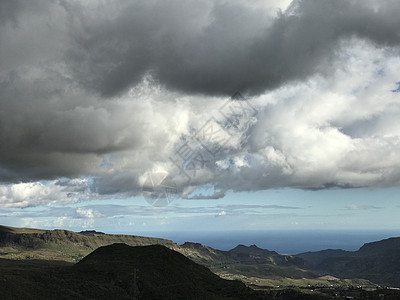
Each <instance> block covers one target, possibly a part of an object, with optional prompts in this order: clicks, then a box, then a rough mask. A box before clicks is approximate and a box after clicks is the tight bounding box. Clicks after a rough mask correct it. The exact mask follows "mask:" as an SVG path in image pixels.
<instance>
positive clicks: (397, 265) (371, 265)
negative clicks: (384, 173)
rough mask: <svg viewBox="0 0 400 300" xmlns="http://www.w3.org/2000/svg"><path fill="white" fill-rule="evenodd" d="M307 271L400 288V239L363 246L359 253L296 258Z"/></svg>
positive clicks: (326, 252) (321, 253)
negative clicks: (302, 262)
mask: <svg viewBox="0 0 400 300" xmlns="http://www.w3.org/2000/svg"><path fill="white" fill-rule="evenodd" d="M296 257H298V258H301V259H303V260H304V261H305V262H306V264H305V267H308V268H310V269H312V270H314V271H317V272H323V273H326V274H330V275H333V276H338V277H341V278H354V277H358V278H365V279H368V280H370V281H372V282H375V283H378V284H384V285H391V286H395V287H400V238H389V239H385V240H382V241H378V242H372V243H367V244H364V245H363V246H362V247H361V248H360V249H359V250H358V251H354V252H351V251H343V250H324V251H318V252H307V253H302V254H299V255H297V256H296Z"/></svg>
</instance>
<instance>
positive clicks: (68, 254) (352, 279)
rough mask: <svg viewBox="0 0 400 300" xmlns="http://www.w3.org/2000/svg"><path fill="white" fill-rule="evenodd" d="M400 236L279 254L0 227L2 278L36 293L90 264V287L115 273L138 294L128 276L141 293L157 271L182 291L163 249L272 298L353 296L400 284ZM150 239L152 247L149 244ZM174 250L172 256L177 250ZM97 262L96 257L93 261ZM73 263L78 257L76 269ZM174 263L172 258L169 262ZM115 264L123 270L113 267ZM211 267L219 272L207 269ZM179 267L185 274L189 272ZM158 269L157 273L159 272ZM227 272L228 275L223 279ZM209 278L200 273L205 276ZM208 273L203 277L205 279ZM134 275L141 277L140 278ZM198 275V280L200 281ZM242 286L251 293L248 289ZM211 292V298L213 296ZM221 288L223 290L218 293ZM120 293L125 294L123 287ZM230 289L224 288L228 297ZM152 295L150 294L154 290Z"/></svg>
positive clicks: (253, 248)
mask: <svg viewBox="0 0 400 300" xmlns="http://www.w3.org/2000/svg"><path fill="white" fill-rule="evenodd" d="M399 240H400V239H399V238H393V239H388V240H384V241H380V242H376V243H369V244H366V245H364V246H363V247H361V248H360V250H358V251H355V252H348V251H343V250H325V251H319V252H308V253H302V254H298V255H282V254H279V253H277V252H275V251H269V250H266V249H261V248H258V247H257V246H256V245H252V246H249V247H247V246H244V245H238V246H237V247H235V248H234V249H232V250H229V251H221V250H216V249H213V248H211V247H208V246H204V245H201V244H198V243H184V244H183V245H178V244H176V243H174V242H172V241H170V240H165V239H159V238H151V237H142V236H130V235H110V234H104V233H101V232H96V231H84V232H80V233H76V232H71V231H67V230H39V229H29V228H12V227H5V226H0V269H1V272H0V274H1V276H0V285H2V286H3V287H7V288H8V289H9V290H10V291H13V290H16V289H17V286H18V284H17V282H19V281H20V280H22V282H24V284H25V287H24V288H23V289H21V290H19V289H17V290H18V291H19V292H23V291H29V290H30V289H33V290H32V293H33V294H34V291H35V289H36V287H38V288H39V287H40V286H42V287H43V288H45V286H52V285H54V290H58V289H61V290H63V289H65V284H68V285H69V284H72V286H75V285H76V284H78V283H77V282H76V281H73V282H69V281H68V280H67V281H66V282H64V283H63V284H61V283H60V282H59V280H61V279H60V277H59V276H58V275H57V274H58V273H60V274H64V275H63V276H64V277H66V278H69V277H71V278H80V277H79V276H81V275H82V274H83V273H82V272H81V271H79V270H86V271H85V272H84V273H85V274H86V275H87V274H93V275H95V274H98V275H99V274H102V275H99V276H100V277H96V276H95V277H93V278H92V277H90V278H87V277H81V279H80V280H82V281H84V282H85V284H86V283H87V284H88V285H92V287H91V288H89V287H88V286H87V288H88V289H92V288H94V289H97V286H98V285H99V284H100V283H99V282H103V280H105V281H107V280H110V278H111V279H112V282H114V285H115V284H117V286H119V285H120V284H122V285H124V286H125V287H126V288H127V289H128V290H125V291H124V292H121V293H127V295H128V296H132V295H133V294H130V293H133V292H132V289H136V293H137V287H132V286H130V284H128V285H127V282H132V280H133V279H132V278H131V277H132V276H134V277H135V278H136V279H135V280H139V278H142V279H144V281H142V282H141V283H138V286H139V285H142V286H141V288H142V290H140V293H141V295H151V294H149V293H150V292H149V291H150V290H155V291H156V290H157V289H158V287H156V283H154V282H152V281H151V280H152V278H158V281H157V282H159V285H160V286H161V287H162V286H164V285H165V286H169V285H171V284H172V285H176V287H177V288H178V290H180V289H181V288H183V289H184V290H185V285H186V283H185V284H183V285H182V284H181V283H178V282H180V281H181V279H179V278H180V277H179V276H178V275H176V276H175V275H174V276H173V277H176V278H175V279H173V280H172V281H173V282H174V283H172V282H169V281H168V280H167V281H165V280H166V279H165V278H161V277H162V275H160V274H164V273H168V274H169V273H171V272H172V273H171V274H173V271H171V270H168V268H169V267H171V266H172V267H173V268H175V267H177V266H175V265H174V264H175V263H176V262H178V261H179V259H178V260H175V259H172V260H170V259H169V256H168V255H169V254H165V253H176V254H177V255H179V257H181V258H182V257H183V258H185V260H184V261H181V262H182V266H181V267H183V270H186V269H185V268H188V270H189V269H191V268H195V269H196V271H195V273H197V272H199V276H200V275H201V274H203V275H204V274H208V275H207V276H206V277H207V278H208V277H209V276H211V275H209V274H212V276H213V277H209V278H214V279H212V280H211V279H210V282H211V281H212V282H213V281H215V280H217V279H216V278H218V280H217V281H216V282H225V283H224V284H226V282H236V283H238V282H239V281H241V282H243V283H245V285H247V286H248V287H251V288H252V289H253V290H259V291H262V293H264V294H262V296H260V295H261V294H260V295H259V294H257V297H267V298H268V297H270V298H271V297H272V298H271V299H279V297H284V298H282V299H289V298H290V297H291V296H289V294H290V293H292V294H293V297H299V295H303V296H307V297H317V298H319V297H323V296H322V295H325V296H326V295H329V296H335V295H336V296H337V295H342V296H343V295H344V296H343V297H345V296H346V295H348V294H346V293H350V294H351V295H353V294H356V295H359V294H360V293H361V292H363V293H370V294H371V293H372V294H373V293H376V292H377V291H381V288H380V286H379V285H384V286H398V285H399V281H398V278H399V270H400V267H399V261H400V258H399V254H398V253H400V251H399V250H400V242H399ZM113 244H114V245H113ZM109 245H113V248H107V247H105V246H109ZM150 245H152V246H151V247H150V248H149V246H150ZM137 246H147V247H137ZM110 247H111V246H110ZM126 247H128V248H126ZM132 247H134V249H135V250H134V252H132V251H133V250H132V251H131V252H132V253H133V254H132V253H131V254H129V253H128V252H129V251H128V250H126V249H130V248H132ZM96 249H97V250H96ZM107 249H108V250H107ZM110 249H111V250H110ZM121 249H122V250H121ZM124 249H125V250H124ZM139 249H147V250H139ZM149 249H150V250H149ZM154 249H158V250H157V251H158V252H157V254H154V255H153V256H152V255H151V251H155V250H154ZM161 249H164V250H161ZM165 249H166V250H165ZM93 251H94V252H93ZM118 251H122V252H121V253H120V254H121V255H120V254H118V253H119V252H118ZM124 251H125V252H124ZM165 251H167V252H165ZM168 251H170V252H168ZM171 251H172V252H171ZM175 251H176V252H175ZM177 252H179V253H180V254H179V253H177ZM90 253H91V254H90ZM122 254H124V255H125V256H126V257H124V255H122ZM182 254H183V255H182ZM163 255H167V256H165V257H164V258H165V259H160V257H163ZM84 257H85V258H84ZM152 257H153V258H152ZM171 257H175V254H173V255H172V256H171ZM181 258H180V259H181ZM187 258H189V259H190V260H188V259H187ZM147 259H149V261H148V262H147V264H148V265H149V266H150V265H151V264H152V263H153V261H154V262H157V263H156V265H158V267H160V268H161V269H160V268H158V267H157V268H155V266H153V267H151V268H150V267H149V268H150V269H149V268H143V265H141V264H140V261H143V262H145V261H146V260H147ZM93 261H95V262H94V263H93ZM124 261H125V262H126V263H124ZM77 262H78V263H77ZM183 262H184V263H183ZM74 263H77V264H76V266H74V267H73V268H72V266H73V264H74ZM171 263H172V265H171V266H169V264H171ZM196 263H197V264H196ZM114 265H116V266H117V267H116V268H119V269H113V266H114ZM128 266H129V267H128ZM194 266H196V267H194ZM181 267H180V268H181ZM152 268H153V269H152ZM163 268H164V269H163ZM165 268H166V269H165ZM128 269H129V270H128ZM46 270H47V271H46ZM71 270H72V271H71ZM132 270H133V271H132ZM201 270H202V271H201ZM205 270H206V271H205ZM209 270H211V271H212V272H213V273H214V274H213V273H210V272H209ZM71 272H72V273H71ZM76 272H77V273H76ZM80 272H81V273H80ZM132 272H133V273H132ZM143 272H145V273H143ZM182 272H183V273H185V272H186V271H182ZM182 272H181V273H182ZM204 272H205V273H204ZM157 273H160V274H158V275H157ZM68 274H69V275H68ZM77 274H78V275H77ZM79 274H80V275H79ZM113 274H114V275H113ZM115 274H120V275H115ZM121 274H123V275H121ZM135 274H136V275H135ZM215 274H216V275H218V276H219V277H218V276H216V275H215ZM86 275H85V276H86ZM49 276H50V277H49ZM82 276H83V275H82ZM104 276H105V277H104ZM113 276H114V277H113ZM115 276H116V277H115ZM121 276H122V277H123V278H122V277H121ZM126 276H128V277H126ZM160 276H161V277H160ZM187 276H192V277H193V276H195V278H196V276H197V275H195V274H191V275H188V274H187V275H185V276H184V277H185V278H186V277H187ZM120 277H121V278H120ZM34 278H39V279H38V280H39V281H38V282H36V279H34ZM51 278H55V281H54V282H53V281H52V279H51ZM104 278H107V279H104ZM92 279H93V280H94V281H93V280H92ZM223 279H229V280H231V281H225V280H224V281H220V280H223ZM63 280H64V279H62V280H61V282H62V281H63ZM71 280H72V279H71ZM204 280H205V279H204ZM204 280H203V279H202V282H203V281H204ZM207 280H208V279H207ZM207 280H206V281H204V282H207ZM232 280H236V281H232ZM238 280H239V281H238ZM124 282H125V283H124ZM137 282H140V280H139V281H137ZM195 282H199V281H198V280H196V281H195ZM192 283H193V282H192ZM187 284H188V285H189V286H190V284H191V283H187ZM221 284H222V283H221ZM4 285H6V286H4ZM14 285H15V286H14ZM101 285H102V286H106V288H107V289H108V288H110V289H111V290H113V289H114V288H115V287H113V286H107V285H103V284H102V283H101ZM239 286H240V287H239ZM243 287H245V286H244V285H243V284H241V285H234V288H238V289H242V288H243ZM204 288H206V289H211V290H212V291H214V290H213V289H214V288H213V287H212V288H211V287H205V286H202V287H201V289H202V290H203V289H204ZM234 288H233V289H234ZM288 288H289V289H288ZM230 289H232V287H230ZM113 291H114V290H113ZM219 291H221V290H219ZM241 291H247V292H248V289H247V288H246V289H244V290H243V289H242V290H241ZM352 291H353V292H352ZM214 292H215V291H214ZM247 292H244V293H247ZM384 292H385V293H395V294H396V293H397V292H398V291H396V290H384ZM70 293H77V295H79V296H82V297H86V296H85V295H84V294H82V292H76V291H75V288H73V289H72V290H71V291H70V290H67V291H65V293H63V294H65V295H72V294H70ZM118 293H119V292H118ZM199 293H200V292H199ZM260 293H261V292H260ZM381 293H382V291H381ZM106 294H107V293H105V295H106ZM236 294H237V293H236ZM239 294H240V293H239ZM239 294H238V295H239ZM118 295H119V294H118ZM210 295H211V294H210ZM210 295H208V296H207V297H211V298H212V296H210ZM221 295H222V294H219V296H221ZM283 295H285V296H283ZM120 296H121V297H122V298H123V297H125V296H123V294H121V295H120ZM128 296H127V297H128ZM175 296H176V295H175ZM219 296H218V297H219ZM231 296H232V295H230V294H225V292H224V293H223V297H231ZM49 297H50V296H49ZM88 297H89V296H88ZM149 297H150V298H151V296H149ZM171 297H172V296H171ZM1 298H2V299H3V298H4V297H1ZM21 298H23V297H21ZM78 298H79V297H78ZM89 298H90V297H89Z"/></svg>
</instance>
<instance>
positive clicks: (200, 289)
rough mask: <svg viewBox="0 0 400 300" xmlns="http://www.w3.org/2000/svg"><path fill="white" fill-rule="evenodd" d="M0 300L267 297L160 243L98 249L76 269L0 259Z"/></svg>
mask: <svg viewBox="0 0 400 300" xmlns="http://www.w3.org/2000/svg"><path fill="white" fill-rule="evenodd" d="M0 267H1V270H2V272H1V274H0V298H1V299H270V297H268V296H267V295H266V294H264V293H262V292H257V291H253V290H251V289H249V288H247V287H246V286H245V285H244V284H243V283H241V282H239V281H229V280H224V279H221V278H220V277H218V276H217V275H215V274H213V273H212V272H211V271H210V270H208V269H207V268H205V267H203V266H201V265H198V264H196V263H194V262H193V261H191V260H190V259H188V258H186V257H185V256H183V255H182V254H180V253H178V252H176V251H173V250H170V249H168V248H166V247H164V246H161V245H152V246H137V247H132V246H128V245H125V244H113V245H109V246H104V247H100V248H99V249H97V250H95V251H94V252H93V253H91V254H90V255H88V256H87V257H85V258H84V259H83V260H82V261H80V262H79V263H78V264H76V265H71V264H68V263H65V262H64V263H61V262H60V263H54V262H52V263H51V264H47V265H46V263H45V262H43V261H24V263H22V261H4V260H1V261H0Z"/></svg>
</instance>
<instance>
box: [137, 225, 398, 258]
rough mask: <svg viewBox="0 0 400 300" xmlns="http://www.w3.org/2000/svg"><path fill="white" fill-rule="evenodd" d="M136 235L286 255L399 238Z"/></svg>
mask: <svg viewBox="0 0 400 300" xmlns="http://www.w3.org/2000/svg"><path fill="white" fill-rule="evenodd" d="M132 234H135V235H146V236H154V237H159V238H166V239H170V240H173V241H174V242H176V243H178V244H183V243H184V242H196V243H201V244H203V245H207V246H210V247H212V248H214V249H219V250H230V249H232V248H234V247H236V246H237V245H238V244H243V245H246V246H250V245H257V246H258V247H260V248H263V249H268V250H271V251H276V252H278V253H285V254H297V253H302V252H307V251H319V250H325V249H343V250H347V251H356V250H358V249H359V248H360V247H361V246H362V245H363V244H364V243H368V242H374V241H379V240H382V239H386V238H390V237H397V236H400V230H351V231H350V230H295V231H294V230H292V231H289V230H277V231H223V232H218V231H209V232H200V231H190V232H189V231H181V232H141V233H132Z"/></svg>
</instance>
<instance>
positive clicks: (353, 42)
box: [0, 0, 400, 216]
mask: <svg viewBox="0 0 400 300" xmlns="http://www.w3.org/2000/svg"><path fill="white" fill-rule="evenodd" d="M275 4H276V3H275V2H273V4H272V5H271V4H270V5H267V4H265V3H264V2H263V1H256V2H254V3H253V4H251V5H250V4H247V3H245V2H244V1H222V0H221V1H217V0H215V1H202V2H201V3H200V2H198V1H185V2H182V1H176V0H175V1H174V0H171V1H157V0H152V1H146V2H143V1H124V0H120V1H101V2H97V1H88V2H85V4H82V3H80V2H78V1H50V0H40V1H35V2H28V1H22V0H18V1H9V0H3V1H0V16H1V18H0V19H1V21H0V53H1V54H0V70H1V71H0V105H1V106H0V180H1V181H2V182H3V184H2V186H1V187H0V206H1V207H26V206H37V205H47V204H48V205H51V204H67V203H74V202H77V201H79V200H88V199H94V198H101V197H106V196H109V197H125V196H130V195H138V194H139V193H140V192H141V185H142V184H143V182H145V181H146V179H147V178H148V176H149V174H152V173H155V172H166V173H167V174H169V178H170V179H171V180H173V181H174V182H176V184H177V186H178V187H179V191H178V192H179V193H182V195H183V197H186V198H188V199H192V198H201V199H204V198H211V199H217V198H220V197H223V196H224V193H225V192H226V191H227V190H235V191H254V190H263V189H270V188H280V187H295V188H302V189H321V188H329V187H342V188H351V187H361V186H367V187H368V186H371V187H375V186H398V185H399V183H400V172H399V170H400V168H399V167H400V154H399V153H400V151H399V150H400V129H399V128H400V127H399V126H398V120H399V117H400V106H399V104H400V103H399V93H397V92H395V91H396V89H397V84H396V82H398V81H399V80H400V79H399V78H398V71H397V70H398V69H399V67H400V59H399V47H398V45H399V42H400V35H399V33H398V28H400V24H399V23H400V20H399V18H398V15H399V13H400V4H399V3H398V2H397V1H385V2H379V1H372V0H369V1H361V0H358V1H356V0H354V1H344V0H343V1H341V0H340V1H323V2H322V1H311V0H310V1H293V2H292V3H290V4H288V3H287V1H284V2H283V3H282V6H281V8H282V10H278V8H277V7H276V6H274V5H275ZM3 16H4V17H3ZM236 90H240V91H241V92H242V93H243V94H244V95H246V96H247V97H248V99H249V102H246V101H244V100H234V101H231V102H228V103H227V102H226V101H227V100H228V99H229V97H230V95H232V94H233V93H234V92H235V91H236ZM247 103H251V106H249V105H248V104H247ZM231 107H234V108H235V109H237V108H238V107H242V108H243V107H244V108H246V109H247V112H246V114H244V115H241V116H240V117H239V118H237V119H236V123H234V124H233V123H232V122H231V121H232V119H229V118H228V117H227V113H229V112H230V108H231ZM242 112H243V111H242ZM207 126H208V127H207ZM207 128H208V130H209V131H208V133H210V130H211V131H212V130H214V131H217V130H218V132H219V133H218V134H219V136H218V139H214V140H211V138H210V135H207V136H206V135H205V134H204V131H202V130H203V129H207ZM207 139H208V140H207ZM183 147H188V148H186V152H182V150H183ZM188 149H191V151H192V156H187V155H188V152H187V150H188ZM184 154H185V155H186V157H184V156H185V155H184ZM188 176H189V177H188ZM61 183H62V184H61ZM210 186H211V188H210ZM85 214H86V215H89V214H92V215H93V212H84V211H81V215H82V216H83V215H85Z"/></svg>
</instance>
